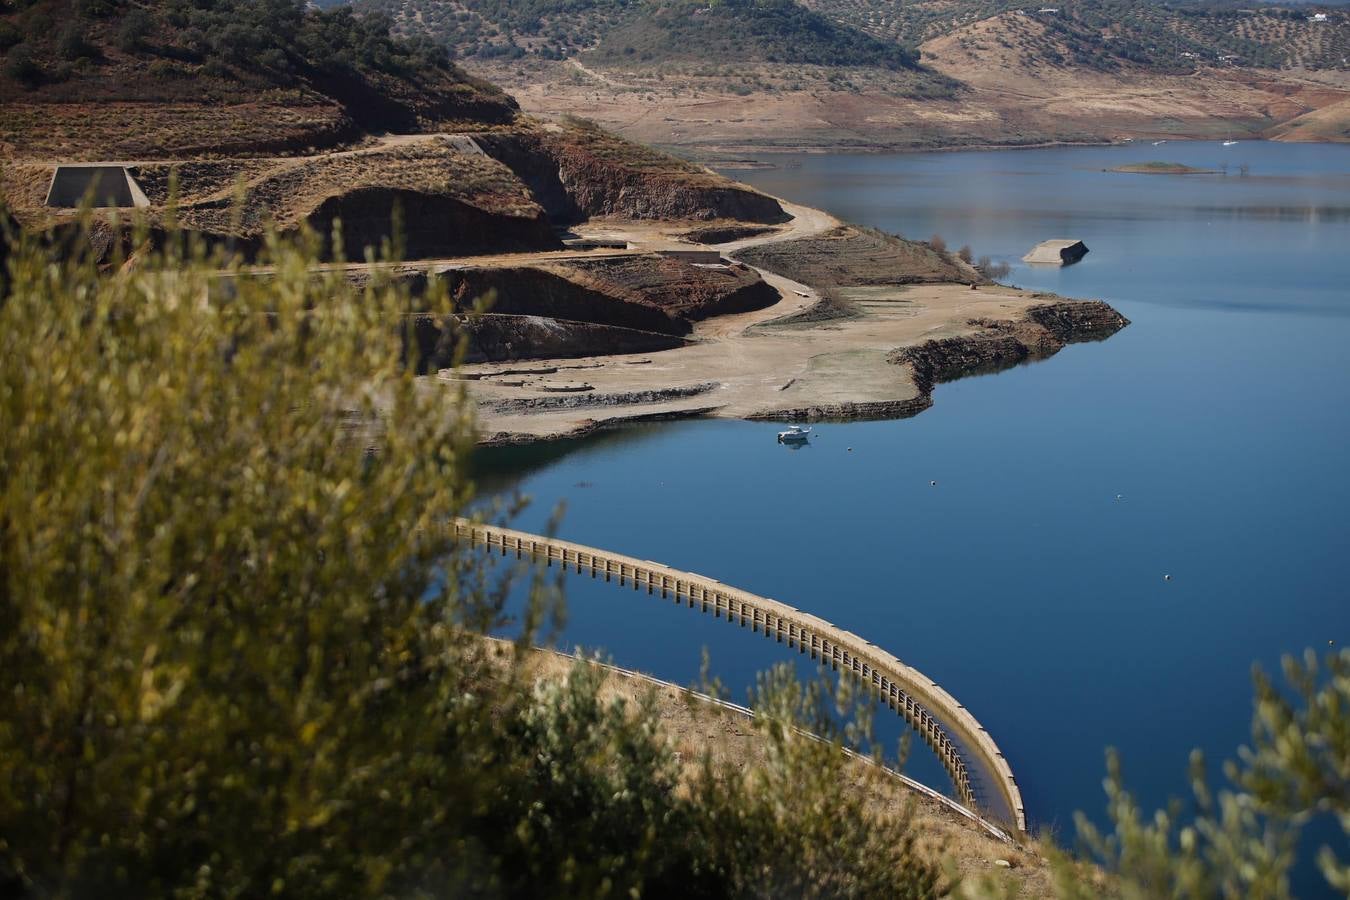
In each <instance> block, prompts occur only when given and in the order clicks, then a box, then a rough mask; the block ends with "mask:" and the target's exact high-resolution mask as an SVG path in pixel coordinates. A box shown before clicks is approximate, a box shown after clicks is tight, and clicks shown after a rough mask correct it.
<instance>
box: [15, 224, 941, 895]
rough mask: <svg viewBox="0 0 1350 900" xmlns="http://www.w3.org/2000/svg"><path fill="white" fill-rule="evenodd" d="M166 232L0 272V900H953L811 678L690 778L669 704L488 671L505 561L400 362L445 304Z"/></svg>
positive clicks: (434, 415) (299, 257)
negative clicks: (863, 776) (477, 548)
mask: <svg viewBox="0 0 1350 900" xmlns="http://www.w3.org/2000/svg"><path fill="white" fill-rule="evenodd" d="M149 239H150V236H149V235H145V234H143V235H141V236H140V237H139V238H138V239H136V240H133V241H131V242H130V244H129V246H139V247H142V249H141V250H140V252H139V253H138V254H137V256H136V258H135V260H134V262H133V263H132V264H126V263H125V262H124V261H123V260H122V259H121V258H120V257H114V258H113V259H111V260H109V261H108V263H107V264H106V265H104V266H101V265H100V264H99V263H98V262H97V261H96V260H95V259H93V258H92V256H91V255H90V254H89V253H88V252H75V253H73V254H67V256H66V257H65V258H56V259H53V256H52V253H51V251H49V250H48V249H46V248H44V247H43V246H40V245H39V244H37V243H36V242H35V241H34V240H33V239H31V238H25V239H23V240H21V241H19V242H18V243H17V245H16V246H15V247H14V248H12V252H11V254H10V258H9V262H8V274H7V277H6V280H5V284H4V287H3V288H2V289H0V360H2V361H3V362H0V671H3V672H4V673H5V675H4V679H5V680H4V690H2V691H0V894H4V895H5V896H70V895H75V896H82V895H98V896H109V897H118V896H125V897H156V896H188V895H191V896H263V895H269V894H273V895H282V896H301V897H353V896H356V897H363V896H372V897H374V896H426V897H430V896H480V897H481V896H559V897H603V896H615V897H619V896H622V897H627V896H636V895H638V894H647V895H656V896H660V895H663V894H664V895H668V896H681V897H717V896H738V895H747V894H760V895H766V896H785V895H791V896H803V897H805V896H878V895H883V894H884V895H887V896H898V897H925V896H931V895H932V894H933V893H934V892H935V891H936V890H937V885H938V883H939V879H940V876H939V873H938V870H937V869H936V868H935V867H934V866H933V865H932V864H930V863H927V862H924V861H923V860H922V859H920V857H919V856H918V855H917V853H916V851H915V847H914V835H913V833H912V829H911V827H910V825H909V821H908V819H907V818H906V817H905V816H888V815H881V814H879V813H876V812H874V811H873V810H872V809H871V808H870V806H869V802H868V798H867V796H866V794H865V793H862V792H857V791H850V792H841V791H840V790H839V785H840V783H841V781H840V779H841V774H842V768H841V767H842V765H843V762H842V755H841V754H840V753H839V752H838V745H839V742H840V741H841V740H842V739H843V733H842V732H840V731H838V730H837V728H835V726H834V725H833V724H832V720H831V719H830V717H829V716H827V715H825V714H824V713H823V712H821V709H822V706H821V703H820V700H821V697H822V696H823V695H822V694H821V693H820V692H819V690H816V691H814V692H810V691H803V690H802V689H801V688H799V687H797V686H796V684H795V682H792V681H791V679H790V678H789V677H788V676H787V675H786V674H785V673H781V672H780V673H778V674H777V675H774V676H772V677H770V678H769V679H768V680H766V682H765V683H764V687H763V691H762V697H761V700H760V702H761V703H762V704H763V705H764V706H765V708H766V712H767V715H766V716H765V717H764V718H763V719H761V720H760V721H761V725H760V727H762V728H764V729H765V731H766V737H767V739H768V740H769V741H770V742H771V745H772V747H773V748H775V749H774V750H773V752H772V753H771V761H770V763H769V764H767V765H766V766H764V767H763V768H762V769H757V770H756V771H754V772H752V773H741V772H739V771H724V770H722V769H719V768H717V767H715V766H713V765H712V764H711V763H710V762H705V764H704V766H703V767H702V770H701V771H700V772H698V773H697V774H695V775H692V776H689V777H688V780H687V784H686V788H685V789H684V790H677V789H676V785H677V783H678V782H680V780H681V779H682V778H684V777H685V776H684V775H683V774H682V771H683V770H682V766H681V764H680V763H679V761H677V760H676V759H675V758H674V756H673V753H672V751H671V749H670V745H669V744H668V743H667V741H666V739H665V738H664V736H663V735H662V732H661V727H660V722H659V718H658V716H657V713H656V711H655V710H654V708H653V707H652V706H651V705H650V704H644V705H641V706H639V707H638V708H636V709H635V708H632V707H631V706H624V705H622V704H619V703H611V702H607V701H603V700H602V699H600V696H599V693H598V689H599V677H600V676H599V674H598V672H597V671H596V670H594V669H593V668H591V667H588V666H584V665H578V667H577V668H576V669H575V670H574V671H573V672H572V674H571V676H570V677H568V678H567V679H566V680H565V681H563V682H561V683H553V684H543V685H539V686H534V685H533V684H532V683H531V682H530V681H529V680H528V679H527V678H526V677H525V673H524V670H523V667H522V666H520V665H519V664H518V662H519V660H518V659H517V657H516V655H515V654H514V653H507V654H506V657H505V658H504V659H497V658H496V657H495V656H494V652H493V650H492V649H491V647H492V645H490V644H488V643H487V642H485V641H483V640H482V639H481V638H480V637H479V636H478V635H479V634H481V632H483V631H484V630H485V629H487V628H489V627H492V626H494V625H499V624H501V623H502V621H503V619H502V609H503V607H502V602H503V598H504V597H505V596H506V594H505V591H506V589H507V582H503V581H501V579H500V578H499V577H498V575H497V574H494V573H492V572H490V571H488V570H487V569H486V568H485V567H484V564H483V562H482V559H483V557H481V556H478V555H469V554H467V553H466V552H465V551H463V550H462V549H461V548H460V547H458V546H456V545H455V544H454V543H453V542H452V541H451V540H450V539H449V538H448V536H447V530H446V528H445V525H446V524H447V522H448V520H449V519H450V517H452V516H454V515H455V514H457V513H459V512H460V511H462V510H463V509H464V505H465V503H466V502H467V500H468V498H469V486H468V478H467V476H466V461H467V458H468V455H469V453H470V452H471V448H472V432H471V427H470V426H471V421H470V418H469V412H470V408H469V406H468V405H467V404H466V403H465V401H464V398H463V396H462V394H461V393H460V391H459V390H458V389H457V388H452V387H450V386H445V385H434V386H432V385H428V386H422V385H419V384H418V383H417V381H416V379H414V377H413V375H412V374H411V372H410V370H409V367H408V366H406V365H405V364H404V347H405V340H404V336H403V335H402V334H401V333H400V331H401V328H402V327H404V326H402V325H401V324H400V323H405V322H410V321H411V317H409V316H408V315H407V313H408V312H409V311H410V310H412V309H414V308H415V309H417V310H425V309H432V310H438V309H439V310H445V309H448V306H447V305H446V302H445V297H444V295H443V293H442V292H439V291H437V290H435V289H433V290H432V292H431V294H430V295H428V296H423V297H420V298H419V299H418V301H417V305H416V307H414V306H413V305H412V301H411V300H410V298H409V296H408V294H407V292H406V290H405V289H403V288H401V287H399V286H398V285H395V284H391V283H388V282H387V281H385V280H383V279H382V278H381V277H380V276H379V275H378V273H377V274H376V276H375V278H374V280H373V281H372V282H371V283H370V284H369V285H367V286H365V287H362V288H356V287H353V286H352V285H351V284H350V283H349V282H348V280H347V278H346V276H345V275H344V274H343V273H341V272H339V271H334V270H325V271H315V263H316V260H317V255H316V254H317V251H318V248H319V241H317V240H316V239H313V238H312V237H310V238H307V239H305V240H304V241H303V242H302V243H300V244H298V245H292V244H288V243H283V242H280V241H278V240H276V239H270V240H269V242H268V250H267V252H266V254H265V258H264V260H263V261H264V262H265V263H266V264H267V265H268V267H269V271H268V272H267V274H263V275H258V274H249V273H246V272H243V271H241V270H240V269H239V268H238V266H237V265H236V264H233V263H230V262H229V261H227V260H225V259H224V258H223V257H221V256H219V255H216V256H208V255H207V254H206V253H205V251H204V250H202V249H200V248H193V249H191V250H189V251H188V252H185V253H184V252H179V250H178V249H177V248H179V247H180V246H181V244H182V243H183V242H182V241H181V240H180V239H179V238H178V237H176V236H173V235H170V236H169V237H168V238H161V240H160V242H161V243H162V244H163V245H164V246H165V247H166V248H167V249H164V250H156V249H153V247H150V246H147V245H146V242H147V241H149ZM334 243H335V244H336V245H338V246H340V245H341V241H340V240H336V241H334ZM70 246H83V244H82V243H81V242H80V241H72V242H71V245H70ZM222 268H223V269H224V270H225V272H226V274H225V276H223V277H222V276H220V275H217V274H216V270H217V269H222ZM368 448H374V449H368ZM533 596H534V597H535V600H534V602H533V603H532V604H531V605H530V606H529V607H528V610H527V613H526V615H525V616H524V621H525V625H524V626H523V629H522V631H523V633H522V642H523V643H527V642H528V641H530V640H531V639H533V638H536V636H537V634H538V632H537V626H538V623H540V622H543V621H546V616H547V614H548V613H549V611H550V610H551V609H552V608H553V599H552V595H551V593H550V592H549V591H548V590H547V589H546V587H545V586H544V584H543V583H542V582H538V583H536V585H535V588H534V591H533ZM797 721H802V722H809V723H811V724H812V727H814V728H816V729H818V730H821V731H822V732H823V733H825V734H826V736H827V737H830V738H832V740H831V741H829V742H826V743H820V742H816V741H812V740H808V739H806V738H804V737H802V736H801V735H800V734H798V733H797V732H795V731H794V730H793V729H792V728H791V727H790V725H791V724H792V723H793V722H797Z"/></svg>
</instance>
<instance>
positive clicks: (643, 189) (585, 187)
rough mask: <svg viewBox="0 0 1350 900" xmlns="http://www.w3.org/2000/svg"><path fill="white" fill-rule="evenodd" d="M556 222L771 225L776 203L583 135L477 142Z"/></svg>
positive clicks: (496, 137) (668, 160) (781, 216)
mask: <svg viewBox="0 0 1350 900" xmlns="http://www.w3.org/2000/svg"><path fill="white" fill-rule="evenodd" d="M478 142H479V145H480V146H482V147H483V149H484V150H485V151H486V152H487V153H488V154H489V155H491V156H492V157H493V158H494V159H497V160H499V161H500V162H502V163H504V164H506V165H507V166H509V167H510V168H511V169H512V170H513V171H514V172H515V173H516V175H517V177H519V178H520V179H521V180H522V181H524V182H525V183H526V184H527V185H529V186H530V188H531V190H532V191H533V192H534V195H535V199H536V200H537V201H538V202H539V203H540V204H541V205H542V206H543V207H544V208H545V209H546V210H548V213H549V217H550V218H551V219H552V220H553V221H555V222H575V221H579V220H581V219H584V218H587V217H592V216H620V217H626V218H633V219H674V220H681V219H685V220H690V219H692V220H697V221H713V220H717V219H734V220H737V221H741V222H760V223H770V224H772V223H777V222H783V221H786V220H787V218H788V216H787V214H786V213H784V212H783V208H782V207H781V206H780V205H779V204H778V201H777V200H774V199H773V198H772V197H768V196H765V195H764V194H761V193H759V192H757V191H754V190H751V189H750V188H747V187H744V186H742V185H738V184H736V183H735V182H732V181H730V180H728V179H726V178H723V177H721V176H718V175H714V174H712V173H710V172H707V171H706V170H704V169H701V168H699V167H697V166H693V165H690V164H688V163H685V162H683V161H682V160H678V159H674V158H673V157H668V156H665V155H664V154H659V153H657V152H656V151H653V150H648V149H647V148H645V147H640V146H638V145H636V144H630V143H628V142H627V141H624V140H622V139H621V138H617V137H614V136H612V135H608V134H604V133H602V132H598V131H594V130H590V129H575V128H574V129H565V130H562V131H555V132H548V131H534V132H529V131H519V132H513V133H502V134H490V135H483V136H482V137H480V138H478Z"/></svg>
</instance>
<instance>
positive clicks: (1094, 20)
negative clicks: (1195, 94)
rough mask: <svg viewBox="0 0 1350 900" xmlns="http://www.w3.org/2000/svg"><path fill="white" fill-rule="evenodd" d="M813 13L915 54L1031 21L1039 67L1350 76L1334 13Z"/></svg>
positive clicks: (1104, 5) (880, 4)
mask: <svg viewBox="0 0 1350 900" xmlns="http://www.w3.org/2000/svg"><path fill="white" fill-rule="evenodd" d="M808 5H810V6H811V7H812V8H813V9H815V10H817V11H819V12H820V13H822V14H824V15H827V16H830V17H831V18H834V19H836V20H838V21H841V22H845V23H847V24H850V25H852V26H853V27H855V28H857V29H859V30H862V31H866V32H867V33H869V34H872V35H874V36H876V37H879V38H888V39H891V40H898V41H901V42H905V43H909V44H913V45H915V46H917V45H919V44H921V43H923V42H925V41H928V40H931V39H933V38H937V37H941V36H943V35H946V34H950V33H951V32H953V31H954V30H957V29H959V28H962V27H964V26H967V25H970V24H973V23H975V22H978V21H980V20H982V19H987V18H990V17H991V16H998V15H1014V16H1026V17H1028V18H1029V19H1030V20H1032V21H1035V22H1037V23H1041V24H1043V25H1044V26H1045V29H1046V33H1045V34H1044V35H1042V36H1040V37H1039V39H1033V40H1032V41H1031V42H1030V43H1029V45H1028V47H1027V50H1028V51H1029V55H1030V56H1031V57H1032V61H1040V62H1044V63H1048V64H1050V65H1062V66H1074V67H1083V68H1089V69H1096V70H1103V71H1109V70H1112V69H1116V68H1119V67H1121V66H1127V65H1135V66H1143V67H1146V68H1149V69H1152V70H1156V71H1164V72H1188V71H1191V70H1193V69H1194V68H1195V67H1196V66H1198V65H1218V64H1224V65H1237V66H1267V67H1276V68H1278V67H1281V66H1304V67H1308V68H1345V67H1346V65H1347V64H1346V57H1347V56H1350V29H1347V28H1345V27H1343V26H1344V23H1346V22H1348V21H1350V14H1347V13H1345V12H1344V11H1343V10H1338V9H1335V8H1325V9H1319V8H1317V7H1292V8H1291V7H1287V6H1270V5H1256V6H1253V5H1251V4H1242V3H1238V2H1230V0H1203V2H1193V3H1183V4H1178V3H1159V2H1154V0H1073V2H1069V3H1058V2H1051V3H1040V4H1026V3H1022V2H1020V0H958V2H955V3H953V2H950V0H920V2H917V3H910V2H901V0H809V3H808ZM1042 9H1052V10H1053V12H1041V11H1040V10H1042ZM1317 11H1324V12H1326V13H1327V14H1328V17H1329V21H1327V22H1314V21H1312V20H1311V15H1312V14H1313V13H1314V12H1317ZM1221 57H1222V59H1221Z"/></svg>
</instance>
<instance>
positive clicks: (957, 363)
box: [888, 300, 1130, 393]
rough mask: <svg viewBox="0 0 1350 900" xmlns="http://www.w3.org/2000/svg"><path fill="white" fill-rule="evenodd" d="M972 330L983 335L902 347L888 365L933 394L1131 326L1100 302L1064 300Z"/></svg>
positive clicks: (977, 322)
mask: <svg viewBox="0 0 1350 900" xmlns="http://www.w3.org/2000/svg"><path fill="white" fill-rule="evenodd" d="M970 324H971V325H976V326H979V327H980V328H981V330H980V331H978V332H976V333H975V334H970V335H963V336H961V337H951V338H942V339H940V340H933V341H927V342H926V343H923V344H920V345H918V346H917V347H903V348H901V349H899V350H896V351H894V352H893V353H892V354H891V355H890V356H889V357H888V360H889V361H890V362H892V363H895V364H896V365H908V366H910V367H911V368H912V369H913V371H914V382H915V384H916V385H918V387H919V390H920V391H922V392H924V393H929V392H931V391H932V389H933V386H934V385H936V384H940V383H941V382H944V381H953V380H955V379H957V378H962V377H964V376H966V375H977V374H982V373H986V372H997V371H999V370H1000V369H1007V368H1010V367H1012V366H1015V365H1017V364H1018V363H1020V362H1023V361H1025V360H1028V359H1042V358H1044V357H1047V356H1052V355H1053V354H1055V353H1058V352H1059V351H1060V350H1061V349H1063V347H1064V345H1065V344H1072V343H1077V342H1080V341H1094V340H1102V339H1104V338H1108V337H1110V336H1111V335H1113V334H1115V333H1116V332H1117V331H1119V330H1120V329H1122V328H1124V327H1125V326H1126V325H1128V324H1130V321H1129V319H1126V318H1125V317H1124V316H1122V315H1121V314H1120V313H1118V312H1116V311H1115V310H1114V309H1112V308H1111V307H1110V306H1109V305H1107V304H1106V303H1103V302H1101V301H1100V300H1065V301H1060V302H1057V303H1046V304H1040V305H1037V306H1032V307H1029V308H1028V309H1027V311H1026V316H1025V318H1023V319H1021V320H1019V321H1014V322H1008V321H991V320H987V319H973V320H971V322H970Z"/></svg>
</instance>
